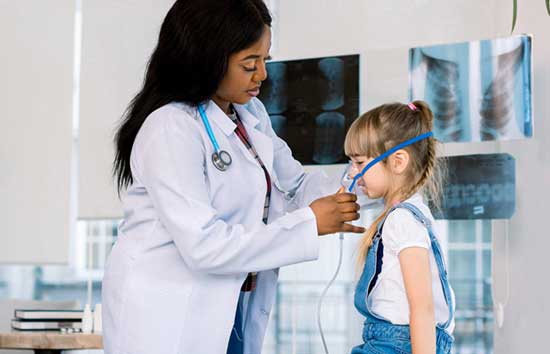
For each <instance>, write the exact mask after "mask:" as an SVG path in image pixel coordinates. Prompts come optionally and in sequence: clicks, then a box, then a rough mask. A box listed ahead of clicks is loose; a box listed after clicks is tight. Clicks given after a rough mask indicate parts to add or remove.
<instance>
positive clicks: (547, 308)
mask: <svg viewBox="0 0 550 354" xmlns="http://www.w3.org/2000/svg"><path fill="white" fill-rule="evenodd" d="M519 3H520V6H519V15H518V16H519V17H518V25H517V28H516V30H515V33H516V34H517V33H522V32H526V33H532V34H533V35H534V40H533V51H534V103H535V107H534V122H535V137H534V138H533V139H530V140H527V141H508V142H502V143H498V142H486V143H476V144H456V143H455V144H447V145H446V146H445V149H444V152H445V154H447V155H457V154H470V153H479V152H481V153H490V152H508V153H510V154H511V155H512V156H514V157H515V158H516V169H517V182H516V183H517V211H516V214H515V215H514V217H513V218H512V220H511V221H510V223H509V227H510V230H509V231H510V240H511V241H510V262H511V263H510V269H511V275H510V281H511V283H510V285H511V286H510V289H511V293H510V297H509V301H508V305H507V307H506V308H505V315H504V320H505V321H504V326H503V328H501V329H496V330H495V352H496V353H497V354H517V353H532V352H540V350H541V349H542V348H544V347H545V344H544V343H545V341H544V338H545V334H546V332H547V329H548V328H549V327H548V324H547V322H548V320H547V318H548V317H550V305H549V303H548V301H547V299H548V295H547V294H548V292H549V291H550V285H549V281H550V278H549V277H548V275H547V271H546V269H547V267H548V266H547V264H546V263H545V262H544V261H543V260H544V259H545V257H546V254H547V252H548V251H547V250H548V249H549V248H550V237H548V232H547V228H546V225H547V223H546V221H545V218H548V216H547V212H546V210H545V208H544V204H543V203H544V201H547V200H550V153H548V151H550V122H549V119H548V118H549V117H548V116H549V115H550V106H549V99H548V97H547V96H548V93H549V92H550V65H549V64H548V63H550V46H549V45H548V43H550V16H548V15H547V14H546V9H545V7H544V2H543V1H542V0H522V1H519ZM278 8H279V12H278V16H279V19H278V21H279V22H278V26H279V31H278V33H277V34H278V36H279V37H278V38H277V49H278V50H277V52H276V53H274V54H275V58H276V59H277V58H281V59H291V58H302V57H316V56H326V55H336V54H348V53H362V54H363V58H362V65H363V67H362V70H363V71H362V74H361V77H362V82H361V85H362V93H361V101H362V111H364V110H366V109H368V108H372V107H373V106H375V105H378V104H381V103H384V102H387V101H391V100H400V101H406V100H407V82H408V81H407V80H408V78H407V63H408V62H407V49H408V48H409V47H411V46H418V45H428V44H437V43H448V42H460V41H467V40H477V39H487V38H494V37H502V36H507V35H509V34H510V28H511V21H512V15H511V12H512V2H511V1H507V0H492V1H479V0H465V1H455V0H416V1H410V0H370V1H369V0H354V1H351V0H348V1H344V0H340V1H336V0H300V1H280V2H279V4H278ZM494 226H495V227H494V232H493V234H494V235H493V239H494V241H493V246H494V247H493V251H494V257H495V264H496V267H495V268H496V269H494V270H493V277H494V279H495V282H496V287H497V289H496V290H497V291H496V298H497V300H503V299H504V298H505V293H506V291H505V288H506V287H505V281H506V274H505V272H504V270H505V267H504V262H505V259H504V227H503V223H502V222H495V225H494ZM323 246H324V249H323V250H322V254H323V255H324V256H325V257H326V256H328V257H333V258H335V257H336V255H337V252H336V241H335V240H334V239H333V240H330V241H328V240H327V241H325V242H324V245H323ZM348 258H349V257H348ZM307 267H309V268H308V270H307V272H308V273H309V272H310V271H311V270H312V269H314V268H315V266H314V265H308V266H307ZM303 269H306V268H302V272H304V271H306V270H303ZM289 271H292V272H291V273H288V272H287V273H286V274H285V273H282V275H283V277H285V276H287V277H300V275H299V274H300V271H299V270H297V268H294V269H293V268H290V269H289ZM328 271H329V270H328V269H326V270H325V269H322V270H321V274H323V275H321V277H322V276H324V275H325V274H327V272H328ZM325 279H327V278H326V277H325Z"/></svg>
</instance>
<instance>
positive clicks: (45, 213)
mask: <svg viewBox="0 0 550 354" xmlns="http://www.w3.org/2000/svg"><path fill="white" fill-rule="evenodd" d="M73 29H74V6H73V3H72V2H70V1H65V2H64V4H63V6H58V4H57V1H53V0H47V1H32V0H21V1H9V0H1V1H0V43H1V49H0V82H1V85H0V107H1V114H0V225H1V226H0V227H1V230H2V231H1V233H0V262H6V263H28V262H44V263H49V262H55V263H59V262H65V261H66V260H67V258H68V249H69V246H68V240H69V233H70V230H69V228H70V217H71V215H70V208H69V205H70V196H69V191H70V175H71V149H72V90H73V81H72V77H73V38H74V34H73Z"/></svg>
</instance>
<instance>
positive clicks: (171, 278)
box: [103, 0, 363, 354]
mask: <svg viewBox="0 0 550 354" xmlns="http://www.w3.org/2000/svg"><path fill="white" fill-rule="evenodd" d="M270 23H271V18H270V15H269V12H268V10H267V8H266V6H265V5H264V3H263V2H262V1H261V0H225V1H219V0H180V1H176V3H175V4H174V5H173V7H172V8H171V9H170V11H169V12H168V14H167V16H166V18H165V20H164V23H163V25H162V28H161V31H160V35H159V40H158V44H157V47H156V49H155V51H154V53H153V54H152V57H151V59H150V62H149V66H148V69H147V73H146V77H145V82H144V86H143V88H142V90H141V91H140V92H139V93H138V95H137V96H136V97H135V99H134V100H133V101H132V103H131V105H130V107H129V109H128V112H127V114H126V117H125V119H124V121H123V122H122V124H121V126H120V128H119V130H118V132H117V136H116V145H117V154H116V158H115V163H114V168H115V174H116V176H117V178H118V186H119V190H123V189H127V195H126V197H125V199H124V207H125V217H124V220H123V222H122V223H121V225H120V227H119V230H120V232H119V239H118V241H117V244H116V245H115V247H114V248H113V251H112V253H111V256H110V259H109V262H108V265H107V267H106V270H105V279H104V281H103V304H104V306H103V308H104V312H103V316H104V346H105V352H106V353H108V354H110V353H113V354H114V353H116V354H120V353H127V354H130V353H131V354H139V353H144V354H145V353H146V354H151V353H162V354H172V353H173V354H176V353H193V354H201V353H204V354H206V353H208V354H212V353H231V354H238V353H260V352H261V347H262V341H263V336H264V332H265V328H266V326H267V320H268V316H269V311H270V309H271V305H272V302H273V298H274V295H275V289H276V282H277V274H278V271H277V269H278V268H279V267H281V266H284V265H288V264H293V263H298V262H304V261H310V260H314V259H316V258H317V257H318V248H319V240H318V235H324V234H330V233H335V232H340V231H346V232H363V229H362V228H358V227H354V226H352V225H350V224H347V223H346V222H348V221H352V220H356V219H358V213H357V212H358V209H359V206H358V205H357V204H356V203H355V200H356V197H355V196H354V195H352V194H347V193H338V194H335V195H329V196H327V197H324V198H319V197H320V196H323V195H326V194H328V193H327V191H323V190H322V188H321V187H322V186H323V185H324V184H326V181H325V180H324V179H323V176H321V175H309V174H305V173H304V171H303V169H302V167H301V165H300V164H299V163H298V162H297V161H295V160H294V159H293V158H292V155H291V152H290V150H289V148H288V147H287V145H286V144H285V143H284V142H283V141H282V140H281V139H279V138H278V137H277V136H276V135H275V133H274V132H273V129H272V128H271V124H270V121H269V117H268V115H267V113H266V111H265V108H264V106H263V105H262V104H261V103H260V101H258V100H257V99H256V98H254V97H255V96H257V95H258V93H259V88H260V85H261V82H262V81H263V80H265V79H266V76H267V73H266V68H265V60H266V59H268V56H269V53H268V52H269V47H270V36H271V33H270V29H269V26H270ZM316 198H319V199H316ZM315 199H316V200H315ZM312 201H313V202H312Z"/></svg>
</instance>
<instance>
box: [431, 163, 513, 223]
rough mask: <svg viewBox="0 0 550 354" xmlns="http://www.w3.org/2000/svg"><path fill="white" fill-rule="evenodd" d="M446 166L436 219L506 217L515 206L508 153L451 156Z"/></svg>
mask: <svg viewBox="0 0 550 354" xmlns="http://www.w3.org/2000/svg"><path fill="white" fill-rule="evenodd" d="M440 160H441V162H442V163H444V164H445V165H446V170H447V174H446V177H445V179H444V181H445V183H443V191H442V195H441V197H442V198H441V201H439V203H431V204H432V205H431V209H432V210H433V211H434V217H435V218H436V219H448V220H454V219H509V218H511V217H512V215H513V214H514V212H515V208H516V169H515V160H514V158H513V157H512V156H510V155H509V154H484V155H465V156H452V157H447V158H441V159H440Z"/></svg>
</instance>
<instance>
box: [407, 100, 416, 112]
mask: <svg viewBox="0 0 550 354" xmlns="http://www.w3.org/2000/svg"><path fill="white" fill-rule="evenodd" d="M407 106H409V108H410V109H411V111H415V112H416V111H418V108H416V106H415V105H414V103H412V102H410V103H409V104H408V105H407Z"/></svg>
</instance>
